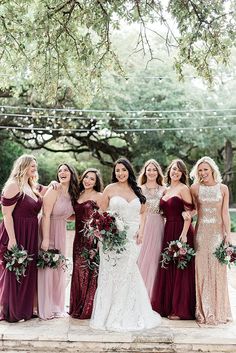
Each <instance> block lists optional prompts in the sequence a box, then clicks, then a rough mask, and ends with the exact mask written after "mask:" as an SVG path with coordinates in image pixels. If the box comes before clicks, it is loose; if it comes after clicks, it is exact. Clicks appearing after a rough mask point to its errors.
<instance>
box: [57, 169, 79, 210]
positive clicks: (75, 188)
mask: <svg viewBox="0 0 236 353" xmlns="http://www.w3.org/2000/svg"><path fill="white" fill-rule="evenodd" d="M62 165H65V166H66V167H67V168H68V169H69V171H70V174H71V176H70V183H69V189H68V192H69V195H70V199H71V203H72V205H74V204H75V203H76V202H77V200H78V198H79V194H80V192H79V179H78V174H77V172H76V170H75V168H74V167H72V166H71V165H69V164H68V163H61V164H60V165H59V166H58V168H57V181H58V182H59V178H58V172H59V169H60V168H61V166H62Z"/></svg>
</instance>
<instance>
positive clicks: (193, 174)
mask: <svg viewBox="0 0 236 353" xmlns="http://www.w3.org/2000/svg"><path fill="white" fill-rule="evenodd" d="M202 163H207V164H208V165H209V167H210V168H211V170H212V176H213V179H214V181H215V182H216V183H221V182H222V177H221V174H220V171H219V168H218V166H217V164H216V162H215V161H214V160H213V159H212V158H211V157H208V156H204V157H202V158H200V159H199V160H198V161H197V162H196V164H195V165H194V166H193V168H192V170H191V172H190V178H191V179H193V183H194V184H196V183H200V182H201V181H200V178H199V175H198V167H199V165H200V164H202Z"/></svg>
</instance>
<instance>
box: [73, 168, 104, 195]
mask: <svg viewBox="0 0 236 353" xmlns="http://www.w3.org/2000/svg"><path fill="white" fill-rule="evenodd" d="M89 172H91V173H94V174H95V175H96V182H95V185H94V187H93V188H94V190H95V191H97V192H102V191H103V181H102V176H101V173H100V171H99V170H98V169H96V168H88V169H86V170H85V171H84V172H83V174H82V176H81V178H80V183H79V191H80V193H81V192H82V191H83V190H84V185H83V180H84V178H85V177H86V175H87V174H88V173H89Z"/></svg>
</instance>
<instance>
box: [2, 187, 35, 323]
mask: <svg viewBox="0 0 236 353" xmlns="http://www.w3.org/2000/svg"><path fill="white" fill-rule="evenodd" d="M1 203H2V205H3V206H6V207H7V206H12V205H14V204H15V203H16V205H15V208H14V210H13V213H12V217H13V223H14V230H15V236H16V242H17V245H18V246H19V247H20V246H23V248H24V249H25V250H27V252H28V254H29V255H32V257H33V261H30V262H29V264H28V267H27V269H26V276H25V277H21V278H20V283H19V282H17V280H16V276H15V274H14V273H13V272H9V271H8V270H6V269H5V266H4V261H3V262H2V260H3V255H4V253H5V251H6V250H7V244H8V239H9V238H8V235H7V231H6V228H5V225H4V221H3V222H2V223H1V225H0V258H1V261H0V319H1V320H7V321H9V322H16V321H20V320H29V319H30V318H32V315H33V306H34V299H35V295H36V287H37V267H36V259H37V256H38V213H39V211H40V209H41V206H42V200H41V199H40V198H38V199H37V200H34V199H33V198H32V197H30V196H29V195H27V194H19V193H18V194H17V195H15V196H14V197H12V198H10V199H8V198H5V197H4V196H2V197H1Z"/></svg>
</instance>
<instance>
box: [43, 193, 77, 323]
mask: <svg viewBox="0 0 236 353" xmlns="http://www.w3.org/2000/svg"><path fill="white" fill-rule="evenodd" d="M73 213H74V210H73V207H72V204H71V199H70V196H69V195H64V194H63V193H61V194H60V195H58V198H57V200H56V202H55V204H54V207H53V210H52V213H51V216H50V231H49V249H58V250H59V251H60V253H61V254H62V255H64V256H65V252H66V219H67V218H68V217H69V216H71V215H72V214H73ZM41 238H42V236H41ZM41 240H42V239H41ZM65 291H66V270H65V269H64V268H62V267H58V268H57V269H52V268H47V267H46V268H44V269H39V270H38V315H39V317H40V318H41V319H44V320H46V319H52V318H54V317H63V316H65V315H66V311H65Z"/></svg>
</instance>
